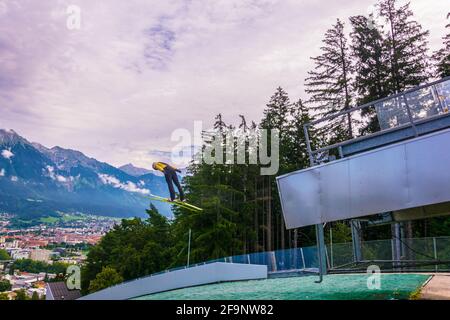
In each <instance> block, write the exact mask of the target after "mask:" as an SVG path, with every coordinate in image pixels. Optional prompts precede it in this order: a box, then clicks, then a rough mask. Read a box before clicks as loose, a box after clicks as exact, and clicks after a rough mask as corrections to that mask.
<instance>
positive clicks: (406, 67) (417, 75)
mask: <svg viewBox="0 0 450 320" xmlns="http://www.w3.org/2000/svg"><path fill="white" fill-rule="evenodd" d="M398 2H399V1H398V0H380V2H379V4H378V7H379V14H380V17H382V18H383V19H384V20H385V22H386V24H387V32H386V35H385V36H386V46H387V49H388V51H389V69H390V70H389V73H390V75H389V82H390V86H391V88H392V89H391V90H392V91H393V92H396V93H398V92H401V91H403V90H405V89H407V88H410V87H413V86H416V85H419V84H421V83H423V82H425V81H426V80H428V78H429V76H430V75H429V71H428V68H429V58H428V55H427V51H428V41H427V37H428V35H429V31H427V30H426V31H423V29H422V26H421V25H420V24H419V23H418V22H417V21H414V20H413V19H412V17H413V12H412V11H411V9H410V8H409V5H410V4H409V3H406V4H405V5H403V6H398Z"/></svg>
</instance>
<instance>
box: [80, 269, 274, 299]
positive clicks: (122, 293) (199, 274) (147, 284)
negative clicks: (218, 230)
mask: <svg viewBox="0 0 450 320" xmlns="http://www.w3.org/2000/svg"><path fill="white" fill-rule="evenodd" d="M266 278H267V266H265V265H256V264H240V263H224V262H215V263H210V264H205V265H201V266H196V267H192V268H187V269H182V270H176V271H171V272H167V273H163V274H157V275H154V276H148V277H144V278H139V279H136V280H133V281H129V282H125V283H122V284H118V285H116V286H114V287H110V288H107V289H103V290H100V291H98V292H95V293H92V294H89V295H86V296H84V297H81V298H80V299H78V300H126V299H131V298H136V297H140V296H143V295H148V294H152V293H157V292H163V291H168V290H174V289H180V288H186V287H192V286H198V285H203V284H208V283H216V282H222V281H239V280H255V279H266Z"/></svg>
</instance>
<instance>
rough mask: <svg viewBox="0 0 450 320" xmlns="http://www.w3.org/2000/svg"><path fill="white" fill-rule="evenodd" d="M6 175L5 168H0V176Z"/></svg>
mask: <svg viewBox="0 0 450 320" xmlns="http://www.w3.org/2000/svg"><path fill="white" fill-rule="evenodd" d="M5 175H6V172H5V169H1V170H0V177H4V176H5Z"/></svg>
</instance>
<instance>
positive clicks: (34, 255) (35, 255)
mask: <svg viewBox="0 0 450 320" xmlns="http://www.w3.org/2000/svg"><path fill="white" fill-rule="evenodd" d="M51 253H52V252H51V251H50V250H44V249H34V250H31V254H30V259H31V260H36V261H43V262H49V261H50V255H51Z"/></svg>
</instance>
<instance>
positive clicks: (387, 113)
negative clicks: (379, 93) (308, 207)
mask: <svg viewBox="0 0 450 320" xmlns="http://www.w3.org/2000/svg"><path fill="white" fill-rule="evenodd" d="M369 108H372V110H374V111H375V112H376V118H374V115H373V114H372V115H371V114H370V113H369V114H368V115H362V114H361V112H360V111H362V110H364V109H369ZM449 109H450V77H445V78H443V79H440V80H438V81H435V82H432V83H428V84H424V85H420V86H417V87H414V88H412V89H409V90H406V91H403V92H401V93H398V94H394V95H391V96H388V97H386V98H382V99H379V100H376V101H373V102H369V103H366V104H364V105H361V106H357V107H353V108H350V109H348V110H344V111H341V112H338V113H334V114H331V115H328V116H326V117H323V118H321V119H318V120H315V121H311V122H309V123H307V124H305V125H304V126H303V130H304V134H305V139H306V146H307V150H308V154H309V159H310V164H311V165H312V166H313V165H315V164H316V163H317V161H316V159H315V157H316V156H317V155H319V154H320V153H324V152H329V151H330V150H332V149H338V150H339V148H341V147H343V146H345V145H346V144H349V143H354V142H355V141H357V139H365V138H366V137H368V136H374V135H377V134H384V133H386V132H389V131H395V130H399V129H401V128H408V127H410V128H412V129H413V131H414V134H415V136H418V135H419V132H418V131H417V128H416V125H417V124H418V123H420V122H422V121H426V120H427V119H431V118H435V117H439V116H443V115H448V113H449ZM355 112H359V114H358V115H357V116H356V117H354V118H353V119H354V120H355V122H358V123H356V125H354V126H352V132H348V134H349V136H350V137H351V138H350V139H347V140H345V141H340V142H337V143H334V144H331V145H328V146H324V147H320V148H317V149H315V150H313V149H312V146H311V139H310V134H309V128H310V127H312V126H317V125H319V124H323V123H324V122H326V123H329V122H330V120H334V119H337V118H342V119H344V120H345V119H349V118H350V119H352V118H351V117H349V115H350V114H352V113H355ZM375 119H376V120H377V121H378V129H379V130H378V131H377V132H370V133H366V134H363V133H361V128H362V125H363V124H364V121H366V124H367V121H371V120H375ZM355 130H359V132H354V131H355Z"/></svg>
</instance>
